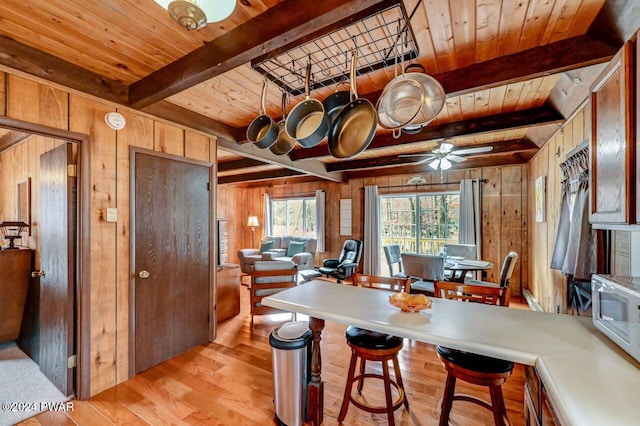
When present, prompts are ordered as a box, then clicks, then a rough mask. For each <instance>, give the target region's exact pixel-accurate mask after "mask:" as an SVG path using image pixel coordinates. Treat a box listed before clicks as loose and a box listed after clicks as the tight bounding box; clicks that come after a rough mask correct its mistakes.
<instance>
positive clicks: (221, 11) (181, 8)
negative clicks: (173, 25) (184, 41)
mask: <svg viewBox="0 0 640 426" xmlns="http://www.w3.org/2000/svg"><path fill="white" fill-rule="evenodd" d="M154 1H155V2H156V3H158V4H159V5H160V6H162V7H164V8H165V9H167V10H168V11H169V15H171V17H172V18H173V19H174V20H175V21H176V22H177V23H179V24H180V25H182V26H183V27H185V28H186V29H187V30H189V31H192V30H199V29H201V28H204V27H205V26H206V25H207V24H208V23H211V22H218V21H222V20H223V19H226V18H227V17H228V16H229V15H231V13H232V12H233V9H235V7H236V0H173V1H172V0H154Z"/></svg>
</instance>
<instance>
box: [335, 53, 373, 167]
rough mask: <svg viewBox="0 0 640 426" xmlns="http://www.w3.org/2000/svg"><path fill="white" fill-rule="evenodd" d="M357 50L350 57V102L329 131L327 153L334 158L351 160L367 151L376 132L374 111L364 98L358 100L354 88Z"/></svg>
mask: <svg viewBox="0 0 640 426" xmlns="http://www.w3.org/2000/svg"><path fill="white" fill-rule="evenodd" d="M356 62H357V50H356V49H354V51H353V55H352V57H351V76H350V78H351V98H352V100H351V102H350V103H349V104H348V105H346V106H345V107H344V108H342V110H341V111H340V113H339V114H338V116H337V117H336V120H335V121H334V123H333V126H331V129H330V131H329V152H330V153H331V155H333V156H334V157H336V158H352V157H355V156H356V155H358V154H360V153H361V152H362V151H364V150H365V149H367V147H368V146H369V144H370V143H371V141H372V140H373V136H374V135H375V132H376V109H375V108H374V106H373V104H372V103H371V102H369V100H368V99H366V98H361V99H359V98H358V92H357V88H356Z"/></svg>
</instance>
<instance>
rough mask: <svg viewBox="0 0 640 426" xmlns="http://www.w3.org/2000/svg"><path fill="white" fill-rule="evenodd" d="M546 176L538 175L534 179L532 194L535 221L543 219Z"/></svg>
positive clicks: (542, 220)
mask: <svg viewBox="0 0 640 426" xmlns="http://www.w3.org/2000/svg"><path fill="white" fill-rule="evenodd" d="M545 184H546V176H540V177H539V178H538V179H536V183H535V188H534V194H535V197H536V206H535V207H536V222H544V221H545V220H546V219H545V204H546V202H545V201H546V200H545V198H546V196H547V191H546V185H545Z"/></svg>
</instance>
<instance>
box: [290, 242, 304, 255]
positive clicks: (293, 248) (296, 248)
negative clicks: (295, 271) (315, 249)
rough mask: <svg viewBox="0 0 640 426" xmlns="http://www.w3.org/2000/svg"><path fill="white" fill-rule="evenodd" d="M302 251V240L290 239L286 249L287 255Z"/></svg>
mask: <svg viewBox="0 0 640 426" xmlns="http://www.w3.org/2000/svg"><path fill="white" fill-rule="evenodd" d="M302 252H304V241H291V242H290V243H289V248H288V249H287V256H289V257H291V256H293V255H294V254H298V253H302Z"/></svg>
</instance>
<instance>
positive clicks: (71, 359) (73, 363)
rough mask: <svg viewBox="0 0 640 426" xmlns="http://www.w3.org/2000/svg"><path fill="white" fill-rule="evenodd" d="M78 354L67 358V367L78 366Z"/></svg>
mask: <svg viewBox="0 0 640 426" xmlns="http://www.w3.org/2000/svg"><path fill="white" fill-rule="evenodd" d="M76 361H77V356H76V355H71V356H70V357H69V358H67V368H75V367H76Z"/></svg>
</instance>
